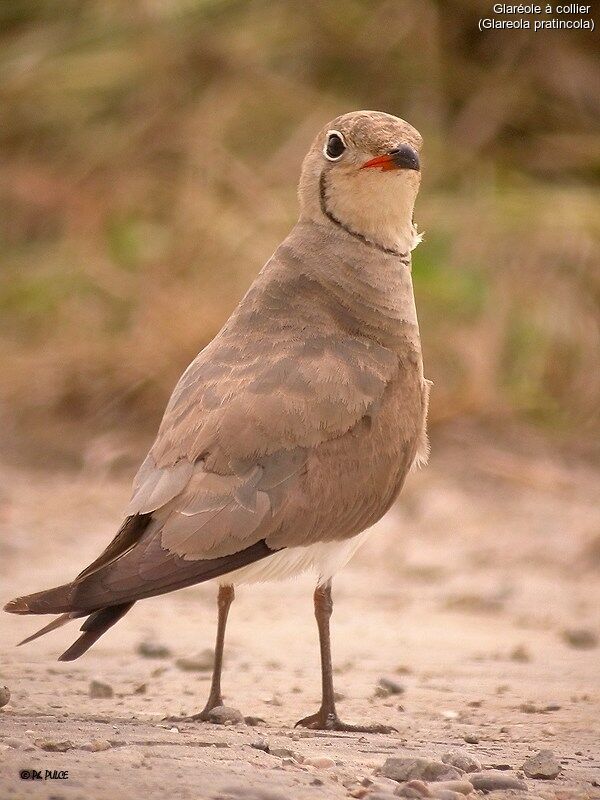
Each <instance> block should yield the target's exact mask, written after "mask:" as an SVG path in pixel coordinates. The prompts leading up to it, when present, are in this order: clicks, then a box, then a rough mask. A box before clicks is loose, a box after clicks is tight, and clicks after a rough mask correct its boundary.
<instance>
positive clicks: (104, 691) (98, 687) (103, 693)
mask: <svg viewBox="0 0 600 800" xmlns="http://www.w3.org/2000/svg"><path fill="white" fill-rule="evenodd" d="M89 692H90V697H93V698H94V700H109V699H110V698H111V697H113V696H114V691H113V688H112V686H111V685H110V684H109V683H105V682H104V681H99V680H97V679H96V678H94V680H92V681H90V687H89Z"/></svg>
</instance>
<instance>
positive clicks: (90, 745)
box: [81, 739, 112, 753]
mask: <svg viewBox="0 0 600 800" xmlns="http://www.w3.org/2000/svg"><path fill="white" fill-rule="evenodd" d="M111 747H112V745H111V743H110V742H109V741H108V739H92V740H91V741H89V742H86V743H85V744H82V745H81V749H82V750H86V751H87V752H89V753H101V752H102V751H103V750H110V748H111Z"/></svg>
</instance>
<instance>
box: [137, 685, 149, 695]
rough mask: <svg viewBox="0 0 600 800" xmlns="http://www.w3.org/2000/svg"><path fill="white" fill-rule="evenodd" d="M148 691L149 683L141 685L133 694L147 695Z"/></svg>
mask: <svg viewBox="0 0 600 800" xmlns="http://www.w3.org/2000/svg"><path fill="white" fill-rule="evenodd" d="M147 690H148V684H147V683H140V684H139V685H138V686H136V687H135V689H134V690H133V693H134V694H146V691H147Z"/></svg>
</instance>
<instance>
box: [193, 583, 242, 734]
mask: <svg viewBox="0 0 600 800" xmlns="http://www.w3.org/2000/svg"><path fill="white" fill-rule="evenodd" d="M234 599H235V592H234V590H233V586H219V596H218V598H217V607H218V609H219V613H218V618H217V641H216V643H215V663H214V665H213V674H212V681H211V684H210V693H209V695H208V700H207V701H206V705H205V706H204V708H203V709H202V711H201V712H200V713H199V714H194V716H193V717H192V719H201V720H204V721H205V720H207V719H208V714H209V712H210V711H212V710H213V708H216V707H217V706H222V705H223V697H222V696H221V672H222V670H223V647H224V645H225V626H226V625H227V616H228V614H229V608H230V606H231V604H232V603H233V601H234Z"/></svg>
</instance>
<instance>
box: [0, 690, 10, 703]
mask: <svg viewBox="0 0 600 800" xmlns="http://www.w3.org/2000/svg"><path fill="white" fill-rule="evenodd" d="M9 703H10V689H9V688H8V686H0V708H3V707H4V706H6V705H8V704H9Z"/></svg>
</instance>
